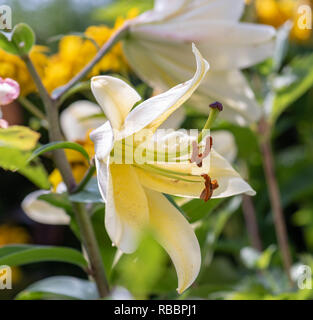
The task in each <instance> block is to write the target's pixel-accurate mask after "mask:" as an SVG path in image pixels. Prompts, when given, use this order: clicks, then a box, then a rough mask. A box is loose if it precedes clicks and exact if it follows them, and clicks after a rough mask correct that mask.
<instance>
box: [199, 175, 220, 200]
mask: <svg viewBox="0 0 313 320" xmlns="http://www.w3.org/2000/svg"><path fill="white" fill-rule="evenodd" d="M201 176H202V177H203V178H204V180H205V183H204V185H205V188H204V190H203V191H202V192H201V195H200V199H202V200H204V201H205V202H207V201H208V200H210V199H211V198H212V195H213V191H214V190H215V189H217V188H218V182H217V180H211V178H210V177H209V176H208V175H207V174H202V175H201Z"/></svg>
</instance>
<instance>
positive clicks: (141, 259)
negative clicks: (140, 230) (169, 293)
mask: <svg viewBox="0 0 313 320" xmlns="http://www.w3.org/2000/svg"><path fill="white" fill-rule="evenodd" d="M165 262H166V256H165V253H164V251H163V250H162V248H161V247H160V246H159V245H158V244H157V243H156V242H155V240H153V238H152V237H151V235H150V234H149V233H146V234H144V235H143V238H142V239H141V241H140V246H139V248H138V250H137V251H136V252H135V253H133V254H131V255H124V256H123V257H122V258H121V259H120V262H119V263H118V264H117V266H116V269H117V271H118V272H119V279H118V282H121V283H122V284H124V285H125V287H126V288H127V289H129V290H130V292H131V293H132V294H134V296H135V297H137V298H141V299H143V298H147V297H148V294H149V293H151V290H152V289H153V287H154V286H155V285H156V283H157V282H158V281H159V280H160V279H161V277H162V275H163V272H164V270H165ZM172 290H173V288H172Z"/></svg>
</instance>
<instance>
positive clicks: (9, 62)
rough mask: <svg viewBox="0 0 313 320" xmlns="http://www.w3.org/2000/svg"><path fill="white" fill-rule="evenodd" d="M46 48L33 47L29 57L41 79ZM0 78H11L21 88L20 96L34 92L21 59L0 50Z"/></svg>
mask: <svg viewBox="0 0 313 320" xmlns="http://www.w3.org/2000/svg"><path fill="white" fill-rule="evenodd" d="M46 52H47V48H46V47H43V46H34V48H33V49H32V51H31V53H30V56H31V59H32V61H33V62H34V65H35V67H36V69H37V71H38V73H39V75H40V76H41V77H43V76H44V70H45V66H46V65H47V62H48V57H47V56H46V55H45V53H46ZM0 77H2V78H11V79H13V80H15V81H17V82H18V83H19V85H20V88H21V95H23V96H25V95H27V94H29V93H31V92H34V91H36V87H35V84H34V82H33V81H32V78H31V76H30V74H29V73H28V71H27V68H26V65H25V63H24V61H22V59H21V58H19V57H18V56H16V55H13V54H9V53H6V52H5V51H3V50H1V49H0Z"/></svg>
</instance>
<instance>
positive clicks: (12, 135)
mask: <svg viewBox="0 0 313 320" xmlns="http://www.w3.org/2000/svg"><path fill="white" fill-rule="evenodd" d="M39 137H40V134H39V133H37V132H35V131H33V130H31V129H29V128H27V127H22V126H11V127H9V128H6V129H0V147H1V146H5V147H12V148H17V149H19V150H22V151H29V150H32V149H34V148H35V146H36V144H37V142H38V139H39Z"/></svg>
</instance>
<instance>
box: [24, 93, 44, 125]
mask: <svg viewBox="0 0 313 320" xmlns="http://www.w3.org/2000/svg"><path fill="white" fill-rule="evenodd" d="M18 101H19V102H20V104H21V105H22V106H23V107H24V108H25V109H27V110H28V111H29V112H30V113H32V114H33V115H34V116H36V117H37V118H39V119H41V120H46V116H45V115H44V113H43V112H41V111H40V110H39V109H38V108H37V107H36V106H35V105H34V104H33V103H32V102H30V101H29V100H28V99H27V98H25V97H22V96H20V97H19V98H18Z"/></svg>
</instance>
